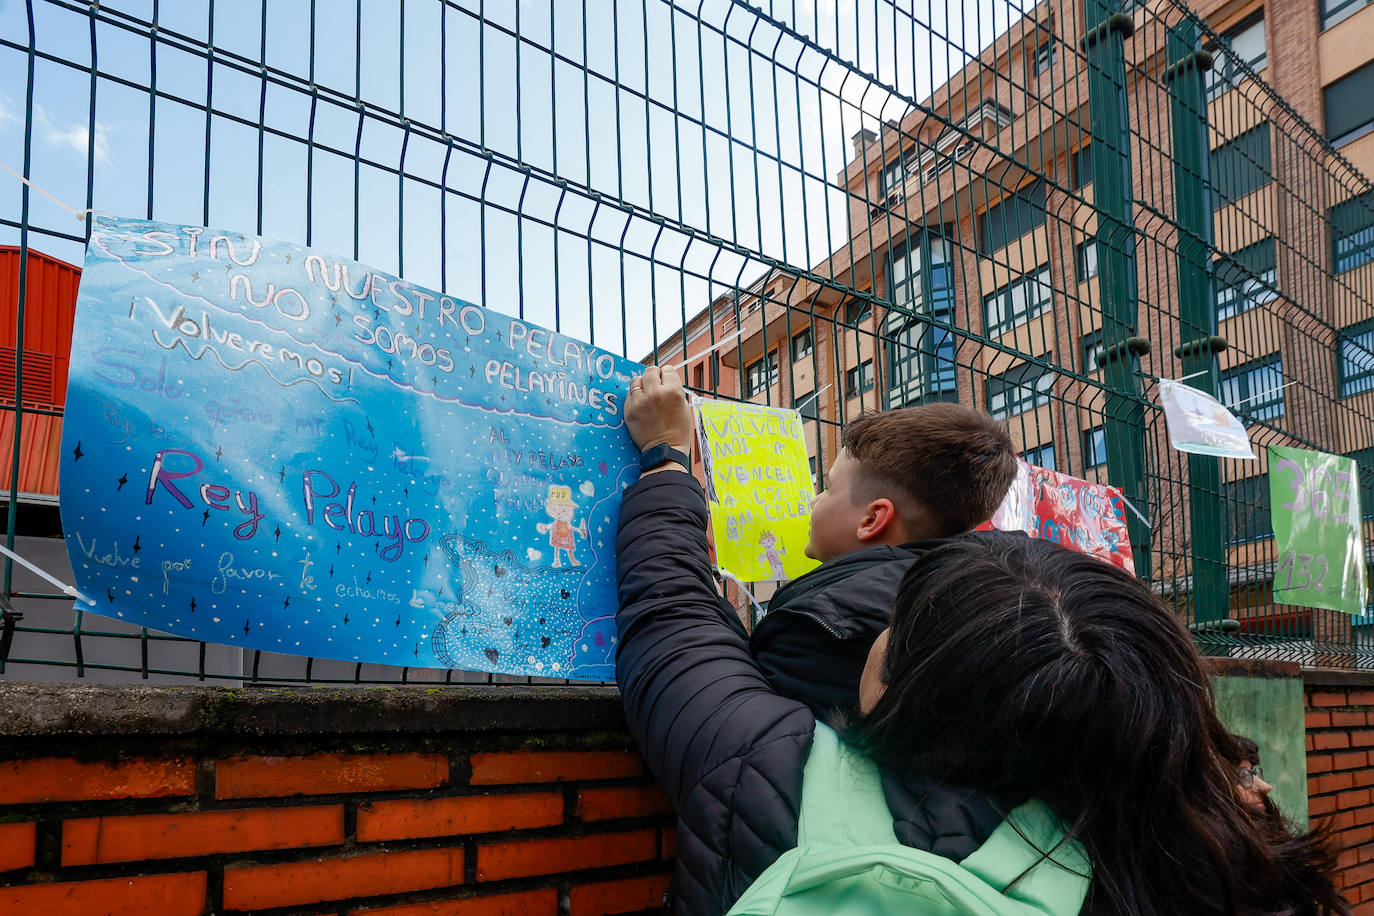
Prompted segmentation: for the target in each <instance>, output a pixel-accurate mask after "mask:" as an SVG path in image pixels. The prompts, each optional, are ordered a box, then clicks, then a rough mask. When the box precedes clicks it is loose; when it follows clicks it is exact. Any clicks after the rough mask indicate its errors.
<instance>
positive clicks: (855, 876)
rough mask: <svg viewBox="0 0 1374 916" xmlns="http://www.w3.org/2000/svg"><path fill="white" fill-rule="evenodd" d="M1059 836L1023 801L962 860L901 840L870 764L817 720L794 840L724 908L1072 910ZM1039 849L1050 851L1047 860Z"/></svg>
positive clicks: (1068, 847) (1073, 879) (959, 913)
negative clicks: (1051, 858)
mask: <svg viewBox="0 0 1374 916" xmlns="http://www.w3.org/2000/svg"><path fill="white" fill-rule="evenodd" d="M1018 831H1019V832H1018ZM1063 837H1064V831H1063V827H1062V826H1061V825H1060V823H1059V821H1058V819H1057V818H1056V817H1055V816H1054V815H1053V814H1052V813H1051V812H1050V810H1049V809H1048V808H1046V807H1045V806H1044V805H1043V804H1041V803H1040V802H1038V801H1030V802H1027V803H1026V804H1024V805H1021V806H1020V807H1019V808H1017V809H1016V810H1014V811H1012V812H1011V814H1010V815H1008V817H1007V819H1006V820H1005V821H1003V822H1002V824H1001V825H1000V826H999V827H998V828H997V829H996V830H995V831H994V832H993V834H992V836H990V837H989V838H988V841H987V842H986V843H984V844H983V846H982V847H981V848H979V849H978V850H977V851H975V852H974V853H973V854H972V855H970V856H969V857H968V858H966V859H964V860H963V861H962V862H953V861H951V860H949V859H946V858H944V857H943V856H938V855H935V854H934V853H929V852H924V851H922V850H919V849H912V848H911V847H909V846H903V845H902V844H901V843H899V842H898V841H897V837H896V835H895V834H894V833H893V829H892V813H891V812H890V811H888V808H887V803H886V802H885V801H884V799H883V790H882V785H881V784H880V782H879V777H878V768H877V767H876V766H875V765H874V764H873V763H872V761H870V760H868V759H867V758H865V757H864V756H863V755H861V754H859V753H858V752H856V751H853V750H851V749H850V748H848V747H847V746H846V745H845V744H844V743H843V742H841V741H840V739H839V736H838V735H836V734H835V732H834V731H832V730H831V729H830V728H827V727H826V726H825V725H822V724H820V723H817V724H816V736H815V740H814V742H813V743H812V746H811V756H810V757H809V758H808V759H807V761H806V769H805V771H804V774H803V777H802V804H801V816H800V818H799V820H798V823H797V846H796V848H795V849H791V850H789V851H788V852H786V853H784V854H783V855H782V856H781V857H780V858H779V859H778V860H777V861H776V862H774V863H773V864H772V865H770V866H769V867H768V869H767V870H766V871H765V872H764V873H763V874H762V875H760V876H759V878H758V880H757V881H755V882H754V883H753V884H752V885H750V886H749V889H748V890H747V891H745V892H744V895H743V896H742V897H740V899H739V900H738V901H737V902H736V903H735V905H734V906H733V907H731V909H730V916H835V914H845V916H850V914H852V916H860V914H864V916H867V914H879V913H883V914H886V913H894V914H895V913H900V914H916V916H936V914H938V916H1061V914H1062V916H1076V914H1077V913H1078V911H1079V910H1080V909H1081V908H1082V906H1083V898H1084V896H1085V895H1086V894H1087V891H1088V878H1087V877H1086V876H1087V875H1088V874H1090V866H1089V863H1088V860H1087V857H1086V856H1085V855H1084V853H1083V850H1082V847H1080V846H1079V845H1078V844H1077V843H1063V844H1062V845H1059V843H1060V841H1061V840H1062V839H1063ZM1042 849H1053V850H1054V856H1053V861H1051V860H1050V859H1049V858H1046V857H1044V856H1043V855H1042V853H1041V852H1040V850H1042ZM1023 873H1024V876H1023V877H1021V880H1019V881H1016V878H1017V877H1018V876H1021V875H1023ZM1013 881H1016V883H1015V884H1014V885H1012V886H1011V887H1009V888H1008V889H1007V890H1005V891H1003V890H1002V889H1003V888H1007V886H1008V885H1011V884H1012V882H1013Z"/></svg>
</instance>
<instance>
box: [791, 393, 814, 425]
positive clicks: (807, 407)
mask: <svg viewBox="0 0 1374 916" xmlns="http://www.w3.org/2000/svg"><path fill="white" fill-rule="evenodd" d="M792 409H793V410H795V411H796V412H797V413H799V414H801V416H802V419H803V420H814V419H816V418H817V417H819V416H820V411H821V399H820V396H819V395H818V394H816V392H814V391H813V392H811V393H810V394H804V395H802V396H801V397H799V398H797V399H796V400H795V401H793V402H792Z"/></svg>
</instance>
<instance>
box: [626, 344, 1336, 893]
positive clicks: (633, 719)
mask: <svg viewBox="0 0 1374 916" xmlns="http://www.w3.org/2000/svg"><path fill="white" fill-rule="evenodd" d="M626 422H627V427H628V428H629V430H630V433H631V435H632V436H633V437H634V439H635V441H636V443H637V444H639V445H640V447H641V448H642V449H646V450H649V449H651V447H652V446H656V445H659V444H664V443H667V444H670V445H672V446H673V447H674V448H676V449H679V450H682V451H685V450H687V448H689V447H690V441H691V415H690V412H689V411H687V410H686V406H685V401H684V400H683V397H682V389H681V383H680V381H679V380H678V379H677V377H676V374H675V373H670V372H666V371H665V372H663V373H661V374H660V373H659V372H658V370H655V369H650V370H649V372H647V373H646V375H645V376H644V377H643V378H641V379H638V380H636V383H635V384H633V385H632V387H631V394H630V397H629V399H628V402H627V407H626ZM675 461H676V459H669V460H668V461H666V462H664V463H661V464H654V465H652V466H651V467H649V468H646V473H645V474H644V476H643V477H642V478H641V479H640V481H639V482H637V483H636V484H634V485H633V486H631V487H630V488H629V489H627V490H626V491H625V494H624V498H623V502H622V507H621V517H620V529H619V533H618V536H617V545H616V546H617V552H618V558H619V571H618V576H619V583H620V609H619V612H618V613H617V617H616V620H617V624H618V626H619V632H620V635H619V644H618V654H617V680H618V682H619V685H620V689H621V695H622V699H623V701H624V705H625V711H626V718H627V721H628V723H629V725H630V729H631V731H632V733H633V734H634V736H635V739H636V741H637V742H638V744H639V746H640V748H641V750H642V751H643V752H644V755H645V758H646V760H647V761H648V762H649V765H650V767H651V769H652V770H653V772H654V775H655V777H656V778H657V780H658V781H659V783H660V785H662V786H663V788H664V789H665V790H666V791H667V793H668V794H669V796H670V797H671V798H672V799H673V801H674V804H675V806H676V810H677V812H678V833H677V860H678V868H677V879H676V891H677V911H678V912H679V913H686V914H692V916H713V914H720V913H724V912H726V911H727V910H729V909H730V908H731V907H732V906H733V905H735V903H736V901H737V900H739V899H740V897H741V895H743V894H745V893H746V891H749V896H750V897H752V896H754V895H756V894H757V893H758V889H759V887H763V886H765V885H769V883H770V882H771V881H774V879H775V878H776V874H775V872H776V869H774V870H770V869H769V867H770V866H771V865H773V864H774V863H775V862H778V861H779V860H780V859H786V858H787V857H788V856H789V855H795V854H796V848H797V847H798V841H799V830H798V823H799V820H800V821H803V822H805V821H806V819H807V818H810V817H813V814H812V813H808V812H814V811H815V810H816V808H817V804H818V802H819V801H824V800H825V796H827V795H830V794H832V793H831V791H830V790H831V785H830V784H829V783H827V782H826V781H825V776H826V774H827V773H829V774H832V775H833V777H834V779H833V784H834V787H835V792H834V793H833V794H835V795H836V797H845V798H849V797H853V796H852V795H846V793H847V792H848V791H849V789H848V788H847V786H848V783H849V780H848V777H847V774H848V773H849V771H851V770H853V771H856V772H857V771H858V770H860V769H862V768H863V767H867V768H868V769H869V770H871V771H873V774H874V775H873V777H872V779H871V780H870V781H869V784H868V785H869V786H870V788H871V791H872V793H873V796H874V798H875V799H877V801H876V802H875V803H874V805H868V806H867V807H866V809H865V810H866V811H867V812H868V813H869V815H872V814H873V812H874V810H875V805H876V806H877V811H878V815H877V820H879V821H881V822H882V823H881V825H880V826H881V828H882V829H881V830H880V831H878V832H879V833H881V834H882V835H883V836H884V837H885V838H886V842H888V843H890V844H892V845H894V846H897V845H899V846H900V847H903V848H905V849H911V850H917V851H919V853H920V855H921V856H926V857H927V859H925V860H923V861H929V860H930V858H929V857H934V860H936V861H938V862H941V863H944V865H943V866H942V867H943V872H944V873H947V874H953V875H954V876H955V878H954V884H955V885H957V886H958V887H957V888H956V890H958V891H959V893H963V892H964V890H967V891H968V893H970V894H972V897H969V898H968V899H970V900H972V899H974V898H977V900H978V901H981V904H980V905H981V906H982V909H977V908H973V909H969V910H963V909H958V908H953V909H951V908H949V907H948V906H947V907H946V908H944V909H938V910H935V909H925V908H923V907H922V906H919V905H915V904H913V905H911V906H903V907H902V909H901V911H902V912H912V913H922V912H942V913H945V912H970V911H976V912H996V913H999V914H1000V913H1032V912H1033V913H1036V914H1050V916H1058V914H1060V913H1065V914H1072V913H1080V912H1081V913H1087V914H1093V916H1097V914H1102V916H1106V914H1132V916H1158V914H1174V913H1189V914H1237V916H1250V914H1328V913H1348V912H1349V907H1348V905H1347V904H1346V903H1345V901H1344V900H1343V899H1342V898H1341V896H1340V894H1339V892H1338V891H1337V890H1336V888H1335V886H1334V884H1333V882H1332V878H1331V875H1332V874H1333V873H1334V872H1333V862H1332V859H1331V855H1330V852H1329V850H1328V849H1327V848H1326V847H1325V846H1324V845H1323V844H1322V842H1321V841H1320V840H1319V839H1318V838H1316V837H1314V836H1312V835H1310V834H1309V835H1303V836H1294V835H1291V834H1289V833H1288V832H1286V831H1284V830H1283V829H1282V828H1281V827H1280V826H1278V825H1277V824H1276V821H1275V820H1274V819H1265V818H1262V817H1260V816H1259V815H1257V814H1256V813H1254V812H1253V811H1252V810H1251V809H1250V808H1249V807H1247V806H1246V805H1244V804H1242V803H1241V802H1240V801H1239V800H1238V799H1237V796H1236V793H1235V788H1234V785H1235V778H1236V764H1237V761H1238V760H1239V759H1240V757H1239V756H1238V753H1239V752H1238V749H1237V748H1236V747H1235V745H1234V742H1233V741H1232V739H1231V737H1230V736H1229V735H1228V734H1227V732H1226V731H1225V729H1224V728H1223V727H1222V726H1221V724H1220V722H1219V721H1218V719H1217V716H1216V714H1215V712H1214V709H1213V703H1212V695H1211V690H1210V687H1209V683H1208V678H1207V674H1206V671H1205V670H1204V668H1203V662H1202V660H1201V658H1200V657H1199V655H1198V653H1197V651H1196V649H1195V648H1194V646H1193V644H1192V641H1191V638H1190V637H1189V635H1188V633H1187V631H1186V630H1185V629H1184V628H1183V626H1182V625H1181V624H1180V623H1179V621H1178V620H1177V619H1175V618H1174V617H1173V616H1172V615H1171V614H1170V613H1169V612H1168V611H1167V610H1166V609H1165V607H1164V606H1163V604H1162V603H1161V602H1160V600H1159V599H1158V598H1157V597H1156V596H1155V595H1154V594H1153V593H1152V592H1151V591H1150V589H1149V588H1148V587H1147V586H1145V585H1144V584H1143V583H1141V582H1139V581H1138V580H1136V579H1134V578H1133V577H1131V576H1130V575H1128V574H1126V573H1124V572H1122V571H1120V570H1117V569H1115V568H1114V567H1112V566H1110V565H1108V564H1106V563H1104V562H1102V561H1100V560H1097V559H1095V558H1092V557H1089V556H1087V555H1084V554H1081V553H1076V552H1073V551H1069V550H1067V549H1065V548H1062V547H1059V546H1057V545H1055V544H1052V543H1049V542H1046V541H1036V540H1030V539H1028V538H1026V537H1024V536H1023V535H1010V534H1001V533H996V532H988V533H983V534H976V535H968V536H964V537H961V538H954V539H951V540H950V541H949V542H947V543H946V544H944V545H943V546H939V547H937V548H935V549H933V550H931V551H930V552H928V553H927V554H925V555H924V556H923V557H922V558H921V559H920V560H918V561H917V562H916V563H915V564H914V565H913V567H912V568H911V570H910V572H909V573H908V574H907V576H906V578H905V579H904V580H903V582H902V586H901V588H900V590H899V593H898V598H897V601H896V605H895V607H894V609H893V617H892V625H891V628H890V630H889V631H888V632H887V633H886V634H885V636H883V637H880V638H879V640H878V642H877V643H876V644H874V646H873V649H872V651H871V652H870V654H869V660H868V665H867V667H866V669H865V671H864V675H863V681H862V684H861V685H860V691H859V694H860V700H861V704H860V706H861V708H860V710H858V711H857V712H855V713H854V714H853V715H852V716H851V717H850V718H849V720H848V724H843V723H842V722H841V721H840V720H837V725H838V731H839V732H840V738H841V739H842V740H840V741H837V740H836V738H835V735H834V733H833V732H832V731H831V730H830V729H829V728H827V727H826V726H825V725H822V724H819V723H817V722H816V719H815V718H814V716H813V715H812V713H811V711H810V710H809V709H808V708H807V707H806V706H805V705H803V704H801V703H800V702H797V701H795V700H791V699H788V698H785V697H782V696H780V695H779V694H777V693H776V692H774V691H773V690H772V689H771V688H770V686H769V684H768V681H767V679H766V678H765V677H764V675H763V673H762V671H761V670H760V669H759V667H758V666H757V664H755V663H754V661H753V659H752V658H751V656H750V654H749V651H748V647H747V645H746V644H745V642H744V640H743V639H742V638H741V637H740V635H739V634H738V631H737V629H736V628H734V627H732V626H730V625H729V623H727V621H726V620H725V619H724V617H723V614H724V613H728V610H726V609H725V608H723V607H722V605H721V602H720V601H719V598H718V595H717V593H716V590H715V587H714V583H713V579H712V575H711V572H712V570H711V563H710V559H709V554H708V545H707V540H706V525H707V518H708V517H707V508H706V502H705V498H704V494H703V493H702V490H701V487H700V485H698V484H697V482H696V481H695V480H694V479H693V478H692V477H691V475H690V474H688V473H686V472H685V469H684V468H682V467H680V466H679V465H678V464H677V463H674V462H675ZM837 754H838V757H836V755H837ZM846 754H850V755H852V756H848V757H846V756H845V755H846ZM809 758H811V760H810V762H808V760H809ZM832 758H834V759H837V760H838V761H839V762H838V763H836V764H834V765H833V767H832V769H831V770H826V771H822V770H821V769H820V767H819V765H818V763H817V761H821V760H831V759H832ZM874 764H876V767H874ZM865 778H866V777H865ZM855 782H856V784H857V780H856V781H855ZM842 783H843V784H844V786H845V787H846V788H845V789H844V791H840V790H841V784H842ZM804 786H805V792H804V791H803V788H804ZM831 814H832V816H831V817H830V818H829V820H826V821H825V824H826V827H827V829H829V830H831V831H832V832H834V833H836V834H841V833H844V831H845V828H846V825H845V822H844V817H843V812H840V815H839V816H833V815H834V814H835V813H834V812H831ZM855 819H856V820H859V819H861V818H859V817H858V816H857V815H856V816H855ZM814 823H815V822H813V827H814ZM864 829H865V830H866V831H867V833H866V834H865V835H867V836H871V835H872V833H873V831H872V830H871V825H869V826H868V827H865V828H864ZM802 833H803V834H808V831H807V830H806V829H805V828H804V829H803V830H802ZM808 836H809V837H810V838H809V839H808V838H807V837H803V842H804V843H806V844H809V843H810V841H811V840H813V839H815V837H814V830H813V831H811V832H810V834H808ZM832 839H833V838H832ZM880 839H881V838H880ZM990 850H995V854H994V852H990ZM927 854H928V855H927ZM766 871H768V872H769V876H767V877H765V880H764V881H759V883H758V885H757V886H756V887H754V888H752V889H751V885H754V884H755V882H756V881H758V879H759V878H760V876H763V875H765V872H766ZM931 871H932V873H936V874H938V873H941V868H933V869H931ZM778 880H781V879H778ZM903 880H904V879H903ZM903 880H894V881H892V882H889V884H891V887H889V888H887V890H890V891H892V893H898V896H899V898H900V896H901V895H900V893H899V890H900V889H901V888H903V887H906V888H918V887H920V886H922V885H921V882H920V881H915V882H912V881H906V883H905V884H904V883H903ZM893 888H896V889H898V890H893ZM942 893H943V892H942ZM913 899H914V898H913ZM951 899H953V898H951ZM764 911H771V910H767V909H765V910H764ZM821 911H824V910H821Z"/></svg>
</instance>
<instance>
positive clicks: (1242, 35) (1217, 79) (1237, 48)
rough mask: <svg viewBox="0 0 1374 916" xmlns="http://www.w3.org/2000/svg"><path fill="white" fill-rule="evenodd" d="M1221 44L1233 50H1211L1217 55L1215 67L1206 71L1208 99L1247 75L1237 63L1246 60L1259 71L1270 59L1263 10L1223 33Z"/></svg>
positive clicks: (1236, 83)
mask: <svg viewBox="0 0 1374 916" xmlns="http://www.w3.org/2000/svg"><path fill="white" fill-rule="evenodd" d="M1221 44H1222V45H1224V46H1225V47H1226V48H1229V49H1230V52H1231V53H1230V54H1227V53H1225V52H1224V51H1222V49H1220V48H1215V47H1213V48H1211V49H1210V50H1212V51H1213V52H1215V53H1216V56H1215V57H1214V58H1213V60H1212V69H1211V70H1208V71H1207V97H1208V98H1211V97H1213V96H1215V95H1218V94H1220V93H1222V92H1225V91H1226V90H1227V89H1230V88H1231V87H1232V86H1236V85H1239V84H1240V83H1241V82H1242V81H1243V80H1244V79H1245V78H1246V77H1245V75H1244V74H1243V73H1242V72H1241V70H1240V67H1239V66H1238V65H1237V64H1238V63H1239V62H1242V61H1243V62H1244V63H1245V64H1246V65H1248V66H1249V67H1250V69H1251V70H1253V71H1254V72H1256V73H1258V72H1260V71H1261V70H1263V69H1264V67H1265V65H1266V64H1267V63H1268V62H1269V54H1268V49H1267V48H1266V47H1265V42H1264V15H1263V14H1262V13H1261V14H1260V15H1258V16H1255V17H1254V18H1251V19H1247V20H1246V21H1245V22H1242V23H1241V24H1240V25H1238V26H1236V27H1235V28H1234V29H1231V30H1230V31H1228V32H1227V33H1226V34H1225V35H1223V36H1221Z"/></svg>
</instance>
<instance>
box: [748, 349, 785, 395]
mask: <svg viewBox="0 0 1374 916" xmlns="http://www.w3.org/2000/svg"><path fill="white" fill-rule="evenodd" d="M765 364H766V365H765ZM756 369H761V370H762V371H760V372H758V378H757V379H756V378H755V370H756ZM781 377H782V374H781V372H780V371H779V369H778V351H777V350H769V351H768V352H767V353H765V354H764V355H763V356H761V357H759V358H758V359H756V360H754V361H753V362H752V363H750V364H749V365H747V366H746V367H745V369H744V390H745V391H746V392H747V393H746V394H745V397H746V398H752V397H756V396H758V395H760V394H763V393H764V392H766V391H767V390H768V389H770V388H772V387H773V386H774V385H776V384H777V383H778V380H779V379H780V378H781Z"/></svg>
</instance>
